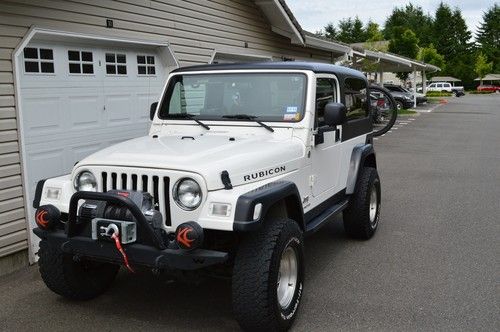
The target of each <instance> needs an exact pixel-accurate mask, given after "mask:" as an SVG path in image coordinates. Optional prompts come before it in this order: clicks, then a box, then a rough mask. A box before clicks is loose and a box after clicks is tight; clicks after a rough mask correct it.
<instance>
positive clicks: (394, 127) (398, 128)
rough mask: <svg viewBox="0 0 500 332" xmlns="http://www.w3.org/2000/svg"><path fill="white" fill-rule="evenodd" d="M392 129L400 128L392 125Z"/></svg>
mask: <svg viewBox="0 0 500 332" xmlns="http://www.w3.org/2000/svg"><path fill="white" fill-rule="evenodd" d="M391 129H394V130H396V129H399V127H392V128H391Z"/></svg>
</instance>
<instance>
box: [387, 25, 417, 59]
mask: <svg viewBox="0 0 500 332" xmlns="http://www.w3.org/2000/svg"><path fill="white" fill-rule="evenodd" d="M389 52H391V53H394V54H399V55H403V56H406V57H408V58H412V59H415V58H416V57H417V55H418V38H417V35H415V32H413V31H411V30H410V29H406V30H404V31H403V32H402V33H399V34H395V36H394V37H393V38H391V40H390V41H389Z"/></svg>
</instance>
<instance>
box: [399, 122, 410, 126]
mask: <svg viewBox="0 0 500 332" xmlns="http://www.w3.org/2000/svg"><path fill="white" fill-rule="evenodd" d="M400 124H402V125H403V126H406V125H407V124H409V122H401V123H400Z"/></svg>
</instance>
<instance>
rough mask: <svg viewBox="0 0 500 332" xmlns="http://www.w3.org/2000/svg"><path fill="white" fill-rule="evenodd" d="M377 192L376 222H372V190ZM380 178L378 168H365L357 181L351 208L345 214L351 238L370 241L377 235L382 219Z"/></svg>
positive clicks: (345, 222) (346, 228)
mask: <svg viewBox="0 0 500 332" xmlns="http://www.w3.org/2000/svg"><path fill="white" fill-rule="evenodd" d="M373 187H375V189H376V191H377V210H376V214H375V219H374V221H372V220H370V197H371V193H372V188H373ZM380 192H381V190H380V178H379V176H378V172H377V169H376V168H373V167H363V168H362V169H361V170H360V173H359V176H358V179H357V181H356V189H355V192H354V194H353V195H352V197H351V199H350V202H349V206H348V207H347V208H346V209H345V210H344V212H343V218H344V229H345V231H346V233H347V234H349V235H350V236H351V237H353V238H356V239H361V240H368V239H369V238H371V237H372V236H373V234H375V231H376V230H377V228H378V224H379V219H380Z"/></svg>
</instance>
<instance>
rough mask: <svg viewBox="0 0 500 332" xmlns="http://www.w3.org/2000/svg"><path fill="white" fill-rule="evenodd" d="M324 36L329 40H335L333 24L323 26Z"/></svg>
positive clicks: (335, 31)
mask: <svg viewBox="0 0 500 332" xmlns="http://www.w3.org/2000/svg"><path fill="white" fill-rule="evenodd" d="M324 36H325V37H326V38H328V39H331V40H336V39H337V29H336V28H335V25H333V23H328V24H327V25H326V26H325V33H324Z"/></svg>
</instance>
